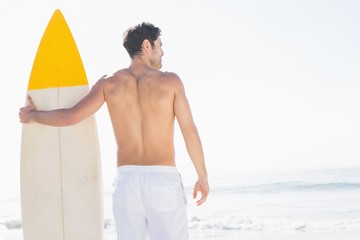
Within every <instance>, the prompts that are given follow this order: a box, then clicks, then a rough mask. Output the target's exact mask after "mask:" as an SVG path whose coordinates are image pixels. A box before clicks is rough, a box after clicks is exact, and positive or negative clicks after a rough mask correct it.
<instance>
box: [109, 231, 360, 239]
mask: <svg viewBox="0 0 360 240" xmlns="http://www.w3.org/2000/svg"><path fill="white" fill-rule="evenodd" d="M359 236H360V229H358V230H344V231H333V232H298V233H296V232H295V233H247V232H240V231H235V230H230V231H219V232H213V231H189V239H190V240H323V239H324V240H325V239H326V240H358V239H359ZM104 240H116V234H115V232H114V231H111V232H107V233H105V239H104Z"/></svg>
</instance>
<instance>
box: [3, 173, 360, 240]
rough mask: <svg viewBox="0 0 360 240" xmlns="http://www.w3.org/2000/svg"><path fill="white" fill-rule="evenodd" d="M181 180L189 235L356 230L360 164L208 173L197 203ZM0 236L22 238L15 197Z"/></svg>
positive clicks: (109, 226) (7, 200) (108, 223)
mask: <svg viewBox="0 0 360 240" xmlns="http://www.w3.org/2000/svg"><path fill="white" fill-rule="evenodd" d="M184 183H185V186H186V187H185V191H186V194H187V196H188V227H189V236H190V239H199V240H207V239H213V240H214V239H230V237H231V239H240V236H243V235H244V234H255V235H256V234H261V235H266V234H274V233H276V234H279V233H299V232H333V231H359V232H360V167H357V168H337V169H316V170H297V171H295V170H291V171H290V170H289V171H282V172H268V173H241V174H240V173H239V174H233V175H226V176H225V175H223V176H211V178H210V184H211V193H210V195H209V198H208V201H207V202H206V203H205V204H204V205H203V206H200V207H196V206H195V204H194V201H193V200H192V197H191V195H192V186H190V185H189V184H187V182H186V181H184ZM111 195H112V193H111V192H105V193H104V210H105V221H104V228H105V234H106V235H105V239H106V240H110V239H113V240H115V239H116V238H115V229H114V222H113V218H112V213H111V205H112V200H111ZM0 240H22V231H21V210H20V199H19V196H0Z"/></svg>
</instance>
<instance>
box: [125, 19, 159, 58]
mask: <svg viewBox="0 0 360 240" xmlns="http://www.w3.org/2000/svg"><path fill="white" fill-rule="evenodd" d="M160 35H161V30H160V29H159V28H157V27H155V26H154V25H153V24H151V23H146V22H143V23H141V24H138V25H136V26H135V27H132V28H129V29H128V30H127V31H126V32H125V33H124V42H123V46H124V47H125V49H126V51H127V52H128V53H129V55H130V57H131V58H134V56H136V55H138V54H140V53H141V45H142V43H143V42H144V40H145V39H147V40H149V42H150V43H151V46H152V47H154V42H155V40H156V39H157V38H158V37H159V36H160Z"/></svg>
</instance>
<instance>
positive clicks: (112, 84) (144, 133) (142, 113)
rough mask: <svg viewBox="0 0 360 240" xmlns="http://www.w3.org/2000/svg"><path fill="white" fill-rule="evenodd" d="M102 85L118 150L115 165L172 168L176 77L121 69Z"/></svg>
mask: <svg viewBox="0 0 360 240" xmlns="http://www.w3.org/2000/svg"><path fill="white" fill-rule="evenodd" d="M102 81H104V95H105V100H106V103H107V107H108V110H109V114H110V118H111V122H112V125H113V129H114V134H115V138H116V142H117V146H118V153H117V165H118V166H123V165H165V166H175V160H174V146H173V132H174V119H175V114H174V100H175V92H176V89H175V86H176V81H177V76H176V75H175V74H172V73H163V72H161V71H159V70H154V69H150V68H149V69H146V68H145V70H144V71H141V72H139V71H138V72H135V71H132V69H124V70H120V71H118V72H117V73H115V74H114V75H113V76H111V77H109V78H107V79H103V80H102Z"/></svg>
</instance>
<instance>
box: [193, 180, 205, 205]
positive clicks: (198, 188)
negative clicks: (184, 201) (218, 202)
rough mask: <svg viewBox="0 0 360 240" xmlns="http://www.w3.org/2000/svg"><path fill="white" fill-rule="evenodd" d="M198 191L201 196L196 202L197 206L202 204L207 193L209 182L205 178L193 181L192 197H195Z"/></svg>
mask: <svg viewBox="0 0 360 240" xmlns="http://www.w3.org/2000/svg"><path fill="white" fill-rule="evenodd" d="M198 192H200V193H201V198H200V199H199V200H198V201H197V202H196V205H197V206H199V205H201V204H203V203H204V202H205V201H206V199H207V197H208V195H209V183H208V180H207V179H199V180H198V181H197V182H196V183H195V186H194V192H193V198H194V199H195V198H196V196H197V193H198Z"/></svg>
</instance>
